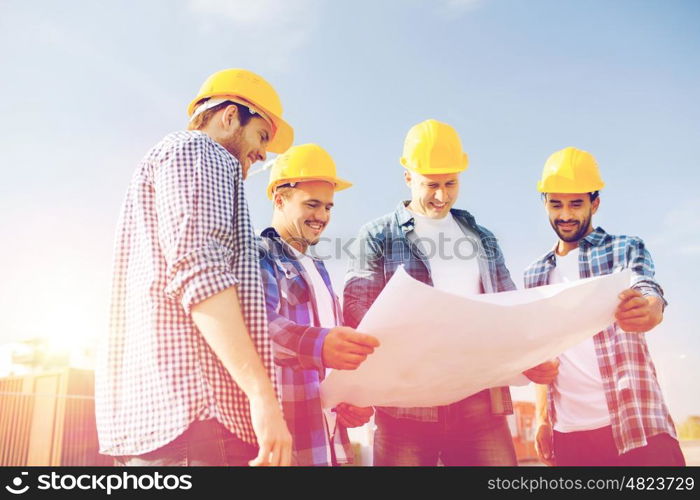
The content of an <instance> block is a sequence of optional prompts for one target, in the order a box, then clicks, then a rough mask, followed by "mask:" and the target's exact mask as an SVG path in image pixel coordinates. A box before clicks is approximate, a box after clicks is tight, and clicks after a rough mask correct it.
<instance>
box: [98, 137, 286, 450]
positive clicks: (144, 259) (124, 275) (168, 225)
mask: <svg viewBox="0 0 700 500" xmlns="http://www.w3.org/2000/svg"><path fill="white" fill-rule="evenodd" d="M257 256H258V254H257V247H256V245H255V239H254V234H253V229H252V227H251V224H250V216H249V213H248V205H247V203H246V200H245V193H244V190H243V178H242V170H241V166H240V164H239V163H238V160H236V158H234V157H233V156H232V155H231V154H230V153H229V152H228V151H226V149H224V148H223V147H222V146H221V145H220V144H218V143H217V142H215V141H213V140H212V139H211V138H209V136H207V135H206V134H204V133H202V132H197V131H182V132H175V133H173V134H170V135H168V136H166V137H165V138H164V139H163V140H162V141H161V142H160V143H158V144H157V145H156V146H155V147H154V148H153V149H151V151H149V152H148V153H147V154H146V156H145V157H144V159H143V160H142V161H141V164H140V165H139V167H138V168H137V169H136V172H135V173H134V176H133V178H132V180H131V184H130V186H129V190H128V192H127V195H126V200H125V201H124V205H123V207H122V211H121V216H120V219H119V224H118V227H117V236H116V249H115V259H114V278H113V283H112V303H111V315H110V329H109V337H108V339H106V341H105V342H103V343H102V345H101V348H100V352H99V357H98V361H97V370H96V371H97V373H96V375H97V380H96V391H95V402H96V416H97V429H98V433H99V439H100V451H101V453H105V454H108V455H140V454H144V453H147V452H149V451H152V450H155V449H157V448H160V447H161V446H163V445H165V444H167V443H169V442H170V441H172V440H174V439H175V438H176V437H178V436H179V435H180V434H182V433H183V432H184V431H185V430H186V429H187V427H188V426H189V425H190V423H191V422H193V421H197V420H207V419H211V418H214V419H217V420H218V421H219V422H221V423H222V424H223V425H224V426H225V427H226V428H227V429H228V430H229V431H231V432H232V433H234V434H235V435H237V436H238V437H239V438H240V439H242V440H244V441H246V442H247V443H250V444H252V445H257V440H256V438H255V434H254V432H253V428H252V426H251V422H250V413H249V403H248V400H247V398H246V397H245V394H244V393H243V391H241V389H240V388H239V387H238V386H237V385H236V384H235V383H234V382H233V380H232V379H231V376H230V375H229V373H228V372H227V371H226V369H225V368H224V366H223V365H222V364H221V362H220V361H219V358H218V357H217V356H216V354H214V352H213V351H212V350H211V348H210V347H209V344H208V343H207V342H206V340H205V339H204V337H203V336H202V335H201V334H200V333H199V331H198V330H197V327H196V326H195V324H194V322H193V321H192V318H191V316H190V311H191V309H192V307H193V306H194V305H195V304H197V303H199V302H201V301H203V300H204V299H206V298H208V297H211V296H212V295H215V294H217V293H219V292H221V291H223V290H225V289H227V288H229V287H231V286H234V285H236V288H237V291H238V296H239V299H240V301H241V306H242V311H243V316H244V319H245V322H246V325H247V327H248V331H249V332H250V336H251V338H252V340H253V343H254V345H255V347H256V348H257V350H258V353H259V354H260V357H261V358H262V361H263V364H264V365H265V366H266V368H267V370H268V375H269V377H270V378H271V380H272V381H273V384H274V383H275V379H274V365H273V360H272V347H271V344H270V340H269V337H268V335H267V316H266V314H265V297H264V292H263V289H262V283H261V280H260V272H259V269H258V260H257Z"/></svg>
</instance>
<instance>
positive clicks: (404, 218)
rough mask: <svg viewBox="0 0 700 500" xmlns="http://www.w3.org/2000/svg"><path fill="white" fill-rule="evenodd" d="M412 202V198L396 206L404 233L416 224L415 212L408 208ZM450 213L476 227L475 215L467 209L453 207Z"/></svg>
mask: <svg viewBox="0 0 700 500" xmlns="http://www.w3.org/2000/svg"><path fill="white" fill-rule="evenodd" d="M410 203H411V201H410V200H406V201H401V202H399V205H398V206H397V207H396V219H397V221H398V223H399V227H400V228H401V230H402V231H403V232H404V233H405V232H408V231H412V230H413V229H414V228H415V226H416V221H415V218H414V217H413V214H412V213H411V212H410V211H409V210H408V205H409V204H410ZM450 213H451V214H452V216H453V217H455V218H457V219H461V220H464V221H466V222H467V224H468V225H469V226H470V227H471V228H472V229H474V228H475V226H476V222H475V221H474V216H473V215H472V214H470V213H469V212H467V211H466V210H460V209H458V208H451V209H450Z"/></svg>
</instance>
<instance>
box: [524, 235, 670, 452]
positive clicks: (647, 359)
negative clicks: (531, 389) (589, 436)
mask: <svg viewBox="0 0 700 500" xmlns="http://www.w3.org/2000/svg"><path fill="white" fill-rule="evenodd" d="M555 265H556V258H555V255H554V250H552V251H550V252H548V253H547V254H545V255H544V256H543V257H541V258H540V259H538V260H536V261H535V262H533V263H532V264H530V266H529V267H528V268H527V269H526V270H525V287H526V288H533V287H537V286H542V285H547V284H549V276H550V273H551V271H552V269H554V267H555ZM626 268H629V269H631V270H632V272H633V283H632V288H636V289H638V290H639V291H640V292H642V293H643V294H644V295H655V296H657V297H660V298H661V299H663V300H664V304H666V301H665V299H664V298H663V290H662V288H661V286H660V285H659V284H658V283H657V282H656V280H655V279H654V263H653V262H652V260H651V255H649V252H648V251H647V249H646V248H645V247H644V242H643V241H642V240H641V239H639V238H636V237H633V236H613V235H611V234H608V233H606V232H605V231H604V230H603V229H602V228H600V227H598V228H596V229H595V230H594V231H593V232H592V233H591V234H589V235H588V236H586V237H585V238H583V239H582V240H581V241H580V242H579V275H580V277H581V278H590V277H592V276H604V275H606V274H611V273H613V272H616V271H619V270H621V269H626ZM593 341H594V344H595V350H596V354H597V356H598V366H599V368H600V374H601V376H602V378H603V387H604V390H605V399H606V400H607V403H608V410H609V412H610V421H611V425H612V431H613V437H614V439H615V444H616V446H617V449H618V452H619V453H620V454H622V453H626V452H628V451H630V450H633V449H635V448H638V447H641V446H646V444H647V439H648V438H650V437H652V436H655V435H656V434H661V433H668V434H670V435H671V436H673V437H676V430H675V427H674V425H673V420H672V419H671V415H670V413H669V411H668V408H667V407H666V403H665V402H664V398H663V395H662V394H661V387H660V386H659V382H658V380H657V379H656V369H655V368H654V363H653V362H652V360H651V356H650V355H649V350H648V348H647V343H646V338H645V335H644V334H639V333H627V332H624V331H623V330H621V329H620V328H619V327H618V326H617V324H615V325H612V326H610V327H608V328H606V329H605V330H603V331H601V332H598V333H597V334H596V335H595V337H594V338H593ZM554 390H555V389H554V386H553V385H551V384H550V386H549V388H548V391H547V401H548V405H547V406H548V411H549V417H550V419H551V420H552V422H554V421H555V420H556V413H555V411H554V394H553V391H554Z"/></svg>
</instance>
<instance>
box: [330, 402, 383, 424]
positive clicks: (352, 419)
mask: <svg viewBox="0 0 700 500" xmlns="http://www.w3.org/2000/svg"><path fill="white" fill-rule="evenodd" d="M335 413H336V415H337V417H338V423H339V424H340V425H342V426H343V427H360V426H362V425H365V424H366V423H367V422H369V419H370V418H371V417H372V415H374V408H372V407H371V406H368V407H366V408H361V407H359V406H353V405H351V404H348V403H340V404H339V405H338V406H336V407H335Z"/></svg>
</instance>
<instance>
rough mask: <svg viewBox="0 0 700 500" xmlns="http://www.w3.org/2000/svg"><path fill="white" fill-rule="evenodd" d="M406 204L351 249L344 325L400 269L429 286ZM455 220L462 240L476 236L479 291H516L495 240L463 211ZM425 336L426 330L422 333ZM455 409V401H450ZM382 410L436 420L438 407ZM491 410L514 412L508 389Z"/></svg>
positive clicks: (364, 231)
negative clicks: (461, 233) (462, 232)
mask: <svg viewBox="0 0 700 500" xmlns="http://www.w3.org/2000/svg"><path fill="white" fill-rule="evenodd" d="M407 204H408V202H401V203H399V205H398V207H397V208H396V210H395V211H394V212H392V213H390V214H387V215H385V216H383V217H380V218H378V219H375V220H373V221H371V222H369V223H367V224H365V225H364V226H363V227H362V228H361V229H360V233H359V236H358V238H357V240H356V242H355V244H354V246H353V248H352V251H351V259H350V266H349V268H348V273H347V275H346V277H345V291H344V297H343V298H344V304H343V308H344V310H345V323H346V324H347V325H348V326H352V327H357V325H358V324H359V323H360V321H362V318H363V317H364V316H365V314H366V313H367V311H368V310H369V308H370V306H371V305H372V303H373V302H374V301H375V299H376V298H377V297H378V296H379V293H380V292H381V291H382V289H383V288H384V285H386V283H387V282H388V281H389V279H390V278H391V276H392V275H393V274H394V272H395V271H396V270H397V269H398V268H399V267H400V266H404V268H405V270H406V272H407V273H408V274H409V275H411V276H412V277H413V278H415V279H416V280H418V281H421V282H423V283H426V284H428V285H430V286H433V281H432V278H431V275H430V266H429V261H428V258H427V257H426V256H425V254H423V252H422V250H421V246H420V242H419V241H418V238H417V235H416V233H415V232H414V228H415V221H414V218H413V215H412V214H411V212H409V211H408V210H407V209H406V206H407ZM450 213H451V214H452V216H453V217H454V219H455V220H456V221H457V223H458V224H459V226H460V227H461V228H462V230H463V231H464V233H465V236H466V237H467V238H476V240H477V241H475V243H476V244H477V245H478V248H479V252H478V255H477V259H478V264H479V271H480V272H479V274H480V279H481V292H482V293H497V292H504V291H507V290H515V285H514V284H513V280H511V278H510V273H509V272H508V269H507V268H506V265H505V262H504V259H503V253H502V252H501V249H500V247H499V246H498V242H497V240H496V237H495V236H494V235H493V233H491V232H490V231H489V230H488V229H486V228H484V227H482V226H479V225H478V224H477V223H476V221H475V220H474V217H473V216H472V215H471V214H470V213H469V212H467V211H465V210H457V209H452V210H451V211H450ZM427 333H429V332H426V334H427ZM453 404H454V405H458V404H459V402H457V403H453ZM443 408H445V407H431V408H394V407H381V408H379V409H380V410H381V411H384V412H386V413H388V414H389V415H391V416H393V417H395V418H410V419H413V420H420V421H426V422H437V421H438V419H439V418H438V415H439V413H440V412H441V409H443ZM491 411H492V413H493V414H494V415H507V414H510V413H512V412H513V404H512V402H511V399H510V391H509V389H508V387H495V388H492V389H491Z"/></svg>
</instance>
